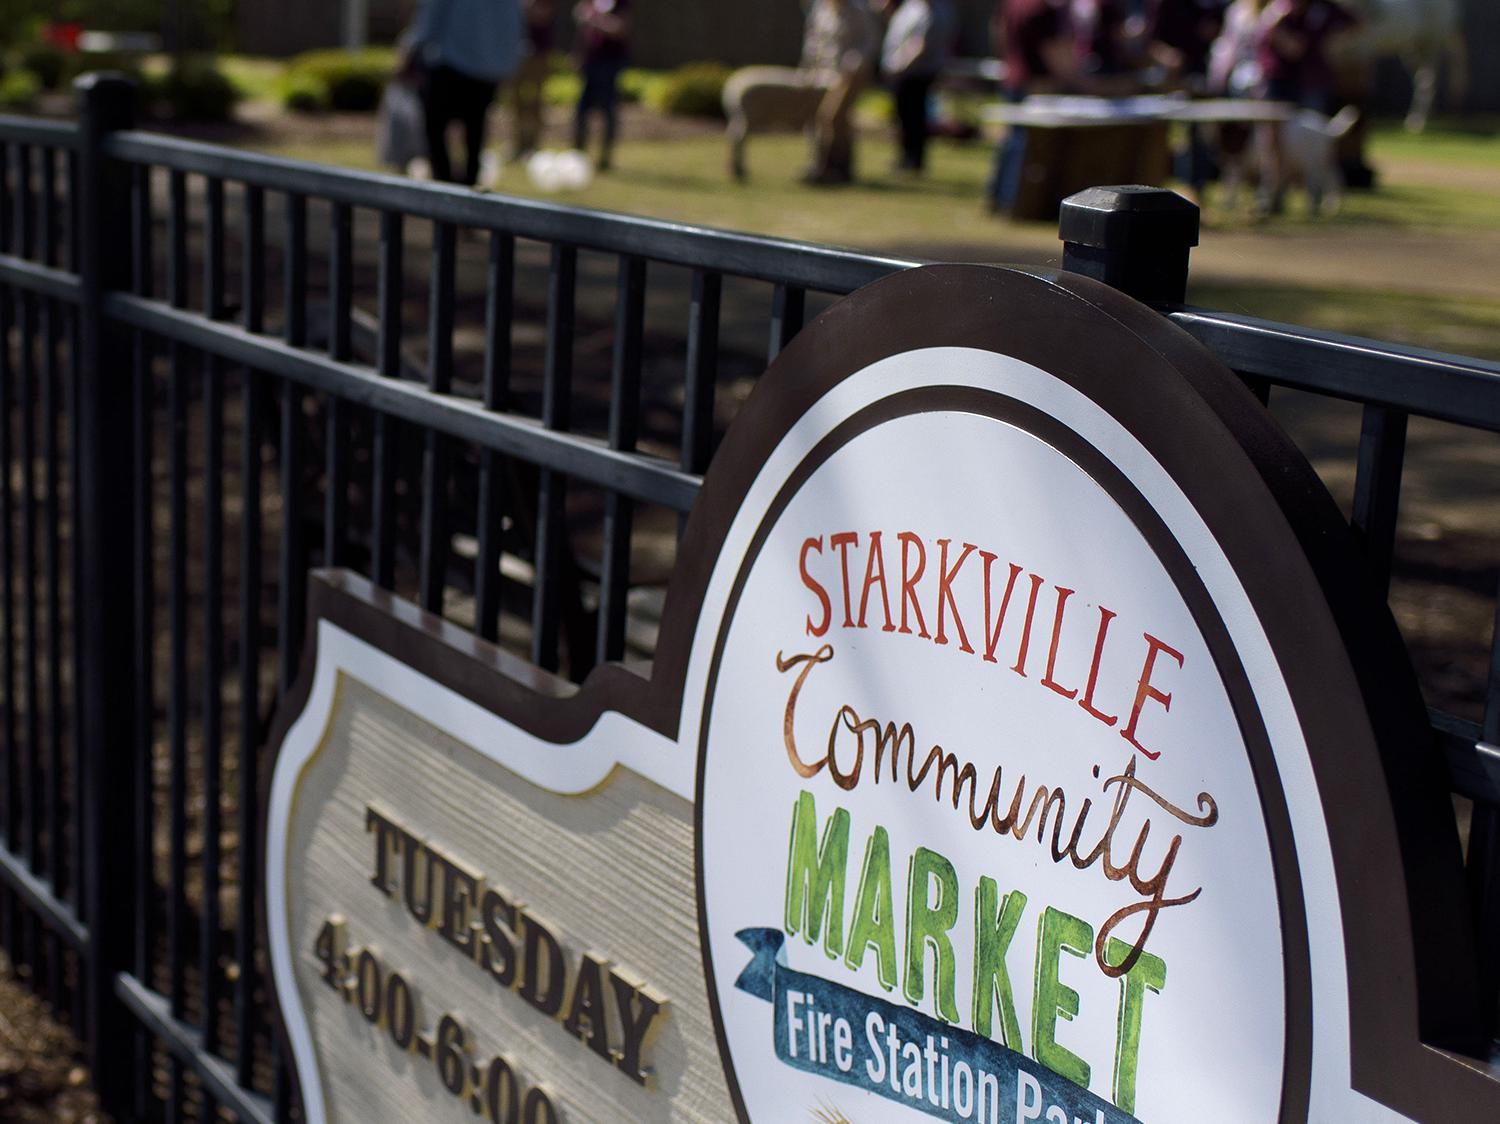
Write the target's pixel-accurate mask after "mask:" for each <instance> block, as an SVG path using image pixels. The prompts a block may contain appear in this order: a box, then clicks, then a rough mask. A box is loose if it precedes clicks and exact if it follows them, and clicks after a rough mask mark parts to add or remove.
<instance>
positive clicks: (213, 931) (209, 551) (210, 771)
mask: <svg viewBox="0 0 1500 1124" xmlns="http://www.w3.org/2000/svg"><path fill="white" fill-rule="evenodd" d="M204 196H205V205H206V206H205V212H204V228H203V312H204V315H205V316H207V317H208V318H209V319H210V320H217V319H219V318H220V317H221V316H223V314H224V181H223V180H220V179H210V180H209V181H208V183H207V185H206V187H205V191H204ZM223 376H224V370H223V364H222V363H221V362H220V361H219V360H218V359H217V358H215V357H214V356H211V355H207V354H205V355H204V356H203V904H202V906H200V909H201V916H200V918H199V920H200V923H201V924H200V931H199V949H198V965H199V969H198V974H199V977H200V987H201V988H202V992H203V1048H204V1049H205V1050H209V1051H217V1050H218V1048H219V996H220V993H221V988H220V985H219V853H220V841H219V833H220V830H221V825H222V819H221V816H220V799H221V794H220V789H221V787H222V784H223V755H224V704H223V694H222V692H223V676H224V547H223V534H224V386H223Z"/></svg>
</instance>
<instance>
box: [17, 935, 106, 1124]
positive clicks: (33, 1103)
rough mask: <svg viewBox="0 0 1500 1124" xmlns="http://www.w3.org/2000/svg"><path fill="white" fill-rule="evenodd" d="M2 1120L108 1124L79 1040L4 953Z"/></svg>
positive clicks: (38, 1122)
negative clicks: (93, 1086)
mask: <svg viewBox="0 0 1500 1124" xmlns="http://www.w3.org/2000/svg"><path fill="white" fill-rule="evenodd" d="M0 1120H3V1121H17V1122H19V1124H31V1122H33V1121H34V1122H36V1124H52V1122H60V1124H104V1122H105V1121H108V1120H109V1117H108V1116H106V1115H105V1114H104V1113H103V1112H101V1111H100V1109H99V1101H98V1098H97V1097H95V1096H94V1092H93V1090H92V1089H90V1088H89V1084H88V1070H86V1069H85V1068H84V1066H83V1061H82V1057H81V1053H80V1049H79V1045H78V1040H77V1039H76V1038H74V1037H73V1035H72V1033H71V1032H70V1031H69V1030H68V1029H67V1028H66V1027H65V1026H63V1025H62V1024H61V1023H60V1022H58V1020H57V1019H56V1018H55V1017H54V1016H53V1013H52V1011H50V1010H49V1009H48V1007H47V1005H46V1004H45V1003H43V1002H42V1001H41V1000H40V999H38V998H37V997H36V996H35V995H33V994H32V993H31V992H30V991H29V990H28V989H27V987H26V986H25V984H24V983H23V982H22V981H21V980H18V979H17V978H16V975H15V972H14V971H13V970H12V968H11V963H10V960H9V958H8V957H6V956H5V954H4V953H3V952H0Z"/></svg>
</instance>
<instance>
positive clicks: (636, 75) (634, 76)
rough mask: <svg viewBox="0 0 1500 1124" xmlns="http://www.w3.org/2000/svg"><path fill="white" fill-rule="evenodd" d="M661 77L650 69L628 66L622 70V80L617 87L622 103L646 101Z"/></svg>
mask: <svg viewBox="0 0 1500 1124" xmlns="http://www.w3.org/2000/svg"><path fill="white" fill-rule="evenodd" d="M660 81H661V79H660V78H659V77H658V76H657V75H655V74H653V73H651V71H649V70H640V69H638V68H636V67H633V66H631V67H626V68H625V69H624V70H622V71H620V82H619V85H618V87H617V89H618V91H619V97H620V103H621V104H622V105H635V104H637V103H639V102H644V101H646V100H647V99H648V98H649V97H650V95H651V88H652V87H653V86H655V85H656V84H657V83H658V82H660Z"/></svg>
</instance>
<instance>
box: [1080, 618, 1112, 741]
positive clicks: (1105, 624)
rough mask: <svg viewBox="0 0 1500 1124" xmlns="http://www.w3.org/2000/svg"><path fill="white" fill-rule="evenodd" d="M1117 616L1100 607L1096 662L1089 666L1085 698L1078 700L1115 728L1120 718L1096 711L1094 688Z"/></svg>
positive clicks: (1093, 713)
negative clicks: (1112, 624) (1105, 646)
mask: <svg viewBox="0 0 1500 1124" xmlns="http://www.w3.org/2000/svg"><path fill="white" fill-rule="evenodd" d="M1115 616H1116V614H1114V613H1112V612H1110V611H1109V610H1108V609H1106V608H1105V607H1104V606H1103V605H1100V606H1099V634H1098V636H1097V637H1096V638H1095V640H1094V662H1093V663H1092V664H1090V665H1089V682H1088V686H1087V687H1085V688H1084V689H1083V698H1081V699H1079V700H1078V705H1079V706H1081V707H1083V709H1084V710H1086V711H1088V712H1089V713H1090V714H1091V715H1093V716H1094V717H1095V718H1097V719H1099V721H1100V722H1103V723H1104V724H1105V725H1106V726H1113V725H1114V724H1115V723H1116V722H1118V721H1119V720H1120V717H1119V715H1117V714H1105V713H1104V711H1102V710H1097V709H1095V707H1094V688H1095V687H1096V686H1097V685H1098V683H1099V662H1100V660H1101V659H1103V657H1104V638H1105V636H1107V635H1108V634H1109V622H1110V621H1112V620H1114V619H1115Z"/></svg>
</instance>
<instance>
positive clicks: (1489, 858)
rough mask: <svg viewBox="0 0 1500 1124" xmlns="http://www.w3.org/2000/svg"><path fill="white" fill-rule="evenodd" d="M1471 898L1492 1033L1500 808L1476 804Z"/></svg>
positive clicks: (1498, 706) (1499, 608) (1493, 677)
mask: <svg viewBox="0 0 1500 1124" xmlns="http://www.w3.org/2000/svg"><path fill="white" fill-rule="evenodd" d="M1481 736H1482V737H1483V738H1484V740H1485V741H1487V742H1489V743H1490V744H1491V745H1494V744H1496V743H1500V596H1497V597H1496V599H1495V620H1494V628H1493V631H1492V634H1491V639H1490V666H1489V679H1488V683H1487V687H1486V690H1485V698H1484V722H1483V726H1482V728H1481ZM1467 873H1468V878H1469V900H1470V901H1471V902H1473V904H1474V921H1475V925H1476V928H1477V933H1478V945H1477V947H1478V948H1479V949H1480V950H1481V955H1480V957H1479V994H1480V997H1481V1000H1482V1002H1483V1004H1484V1006H1483V1008H1482V1010H1483V1013H1484V1017H1485V1018H1486V1020H1487V1026H1486V1030H1487V1031H1488V1032H1489V1034H1490V1035H1491V1036H1492V1037H1493V1036H1494V1035H1495V1034H1496V1033H1497V1032H1500V1009H1497V1008H1500V959H1497V958H1496V956H1495V954H1494V953H1495V950H1496V949H1497V948H1500V808H1497V807H1495V806H1494V805H1492V804H1478V803H1476V804H1475V805H1474V818H1473V821H1472V822H1471V823H1470V825H1469V855H1468V871H1467Z"/></svg>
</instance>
